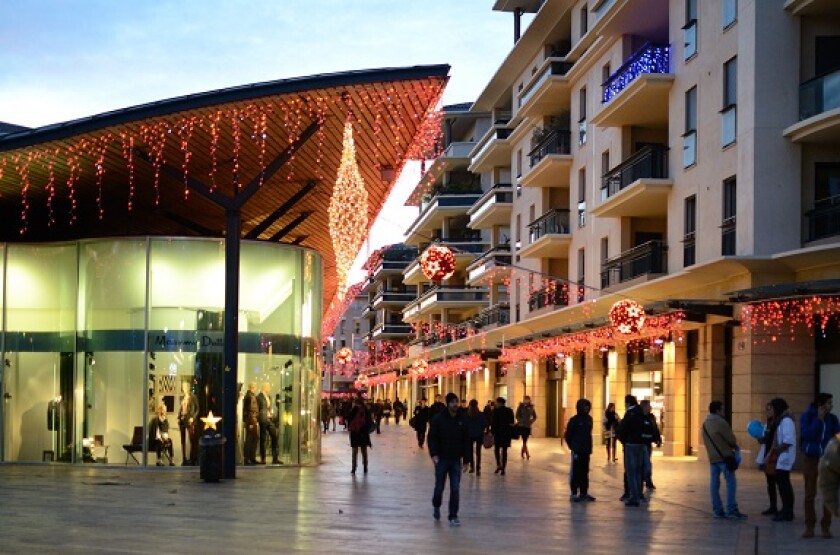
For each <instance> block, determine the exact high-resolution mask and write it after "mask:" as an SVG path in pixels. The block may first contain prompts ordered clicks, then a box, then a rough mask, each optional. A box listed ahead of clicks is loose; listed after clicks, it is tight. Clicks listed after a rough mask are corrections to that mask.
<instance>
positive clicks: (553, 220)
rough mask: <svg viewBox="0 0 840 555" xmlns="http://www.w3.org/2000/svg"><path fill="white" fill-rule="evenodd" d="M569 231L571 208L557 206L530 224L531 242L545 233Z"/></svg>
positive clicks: (556, 233) (565, 232) (564, 232)
mask: <svg viewBox="0 0 840 555" xmlns="http://www.w3.org/2000/svg"><path fill="white" fill-rule="evenodd" d="M568 233H569V209H568V208H555V209H553V210H551V211H549V212H546V213H545V214H543V215H542V216H540V217H539V218H537V219H536V220H534V221H533V222H532V223H530V224H528V235H529V237H530V243H531V244H533V243H535V242H536V241H537V239H539V238H540V237H542V236H543V235H550V234H555V235H558V234H559V235H565V234H568Z"/></svg>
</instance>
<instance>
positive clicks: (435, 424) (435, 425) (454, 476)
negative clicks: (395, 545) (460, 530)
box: [429, 392, 472, 526]
mask: <svg viewBox="0 0 840 555" xmlns="http://www.w3.org/2000/svg"><path fill="white" fill-rule="evenodd" d="M458 409H459V406H458V396H457V395H455V394H454V393H451V392H450V393H447V394H446V410H443V411H441V412H438V413H437V414H436V415H435V416H434V418H432V421H431V422H430V424H429V456H430V457H431V458H432V461H433V462H434V463H435V490H434V494H433V495H432V507H433V512H432V516H433V517H434V519H435V520H440V505H441V503H442V502H443V489H444V487H446V479H447V477H448V478H449V515H448V519H449V525H450V526H460V525H461V521H460V520H458V508H459V504H460V487H461V461H462V460H463V459H467V460H470V459H471V458H472V457H471V456H470V454H471V450H470V438H469V425H468V423H467V416H466V414H464V413H462V412H461V411H459V410H458Z"/></svg>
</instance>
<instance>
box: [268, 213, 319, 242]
mask: <svg viewBox="0 0 840 555" xmlns="http://www.w3.org/2000/svg"><path fill="white" fill-rule="evenodd" d="M312 214H313V212H312V211H311V210H307V211H306V212H301V213H300V215H299V216H298V217H297V218H295V219H294V220H292V221H291V222H289V223H288V224H286V226H285V227H284V228H283V229H281V230H280V231H278V232H277V233H275V234H274V235H272V236H271V239H269V241H271V242H275V241H279V240H280V239H282V238H283V237H285V236H286V235H287V234H288V233H289V232H290V231H291V230H293V229H294V228H296V227H297V226H298V225H300V224H301V223H302V222H303V221H304V220H305V219H306V218H308V217H309V216H311V215H312Z"/></svg>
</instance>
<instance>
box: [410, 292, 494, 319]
mask: <svg viewBox="0 0 840 555" xmlns="http://www.w3.org/2000/svg"><path fill="white" fill-rule="evenodd" d="M489 302H490V293H489V292H488V291H487V289H483V288H482V289H470V288H465V287H458V286H455V287H449V286H444V285H440V286H434V287H432V288H431V289H429V290H428V291H426V292H425V293H423V294H422V295H421V296H420V297H418V298H417V299H415V300H414V301H413V302H412V303H411V304H409V305H408V306H406V307H405V308H404V309H403V320H404V321H405V322H413V321H417V320H418V319H419V318H422V317H424V316H428V315H430V314H434V313H440V312H442V311H443V310H444V309H448V308H461V309H464V308H467V309H468V308H475V309H477V310H480V309H482V308H484V307H486V306H487V305H488V304H489Z"/></svg>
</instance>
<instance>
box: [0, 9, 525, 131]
mask: <svg viewBox="0 0 840 555" xmlns="http://www.w3.org/2000/svg"><path fill="white" fill-rule="evenodd" d="M492 4H493V2H492V0H422V1H420V0H390V1H383V0H247V1H245V0H225V1H223V0H153V1H141V0H133V1H129V0H3V1H2V2H0V121H7V122H10V123H17V124H20V125H27V126H39V125H44V124H47V123H55V122H58V121H65V120H68V119H73V118H77V117H82V116H86V115H91V114H97V113H101V112H104V111H107V110H111V109H115V108H124V107H127V106H132V105H135V104H140V103H143V102H148V101H152V100H159V99H162V98H169V97H172V96H178V95H182V94H188V93H193V92H199V91H204V90H211V89H216V88H222V87H228V86H233V85H242V84H246V83H254V82H259V81H267V80H272V79H280V78H286V77H296V76H301V75H312V74H316V73H327V72H334V71H344V70H351V69H364V68H375V67H386V66H407V65H416V64H437V63H449V64H450V65H452V72H451V75H452V78H451V81H450V85H449V87H448V90H447V93H446V95H445V97H444V101H445V102H446V103H455V102H463V101H469V100H472V99H474V98H475V97H476V96H477V95H478V94H479V93H480V92H481V90H482V89H483V87H484V85H485V84H486V83H487V81H488V80H489V79H490V77H491V76H492V74H493V72H494V71H495V70H496V68H497V67H498V66H499V64H500V63H501V61H502V59H503V58H504V57H505V55H506V54H507V53H508V51H509V50H510V47H511V45H512V35H513V22H512V16H511V14H508V13H502V12H494V11H492V9H491V8H492Z"/></svg>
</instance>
